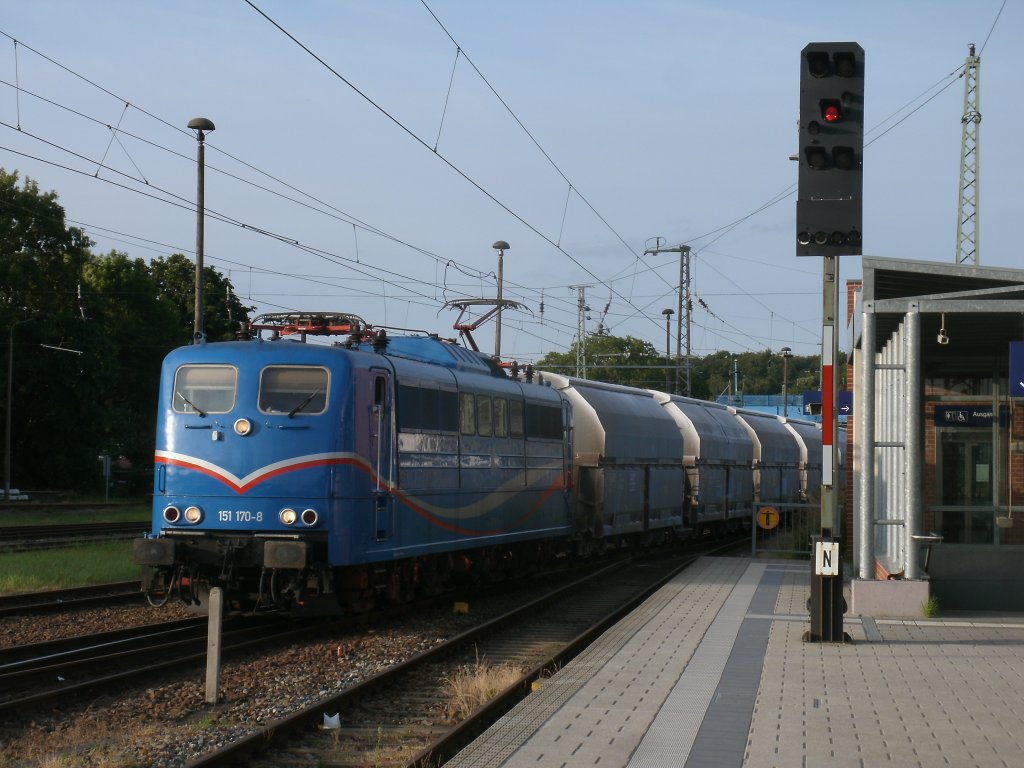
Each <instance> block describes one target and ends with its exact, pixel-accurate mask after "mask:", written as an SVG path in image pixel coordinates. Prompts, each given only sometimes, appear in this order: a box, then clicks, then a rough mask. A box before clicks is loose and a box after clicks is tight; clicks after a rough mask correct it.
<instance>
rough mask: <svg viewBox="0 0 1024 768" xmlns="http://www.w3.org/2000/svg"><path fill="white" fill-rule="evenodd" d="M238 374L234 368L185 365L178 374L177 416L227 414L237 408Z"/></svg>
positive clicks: (173, 403) (174, 405) (173, 398)
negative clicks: (179, 414)
mask: <svg viewBox="0 0 1024 768" xmlns="http://www.w3.org/2000/svg"><path fill="white" fill-rule="evenodd" d="M237 383H238V371H236V370H235V368H234V367H233V366H230V365H183V366H181V367H180V368H179V369H178V370H177V371H176V372H175V374H174V393H173V394H172V395H171V407H172V408H173V409H174V410H175V411H176V412H177V413H198V414H199V415H200V416H205V415H206V414H207V413H227V412H228V411H230V410H231V409H232V408H234V407H235V390H236V387H237Z"/></svg>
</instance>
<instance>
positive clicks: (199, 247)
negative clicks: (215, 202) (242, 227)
mask: <svg viewBox="0 0 1024 768" xmlns="http://www.w3.org/2000/svg"><path fill="white" fill-rule="evenodd" d="M188 127H189V128H191V129H192V130H194V131H195V132H196V141H198V142H199V157H198V160H197V161H196V163H197V168H196V175H197V185H196V186H197V189H196V308H195V309H196V311H195V318H194V321H193V324H192V332H193V341H194V343H196V344H198V343H199V342H201V341H202V340H203V337H204V336H205V333H204V331H203V218H204V210H203V209H204V200H203V187H204V186H205V185H204V182H205V179H204V175H205V165H206V162H205V157H206V156H205V153H204V146H205V144H204V142H205V141H206V134H207V133H209V132H210V131H212V130H213V129H214V125H213V122H212V121H210V120H207V119H206V118H205V117H194V118H192V119H191V120H189V121H188Z"/></svg>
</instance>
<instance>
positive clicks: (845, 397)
mask: <svg viewBox="0 0 1024 768" xmlns="http://www.w3.org/2000/svg"><path fill="white" fill-rule="evenodd" d="M836 411H837V412H838V415H839V417H840V418H845V417H847V416H852V415H853V392H849V391H847V390H845V389H844V390H840V392H839V402H838V403H837V404H836ZM804 413H807V414H813V415H815V416H817V415H819V414H820V413H821V390H820V389H818V390H808V391H806V392H804Z"/></svg>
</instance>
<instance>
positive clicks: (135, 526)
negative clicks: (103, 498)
mask: <svg viewBox="0 0 1024 768" xmlns="http://www.w3.org/2000/svg"><path fill="white" fill-rule="evenodd" d="M150 527H151V523H150V522H149V521H139V522H127V523H69V524H62V525H11V526H3V527H0V552H25V551H30V550H37V549H52V548H54V547H65V546H67V545H68V544H73V543H79V542H85V541H90V542H92V541H110V540H112V539H131V538H135V537H138V536H141V535H142V534H143V533H145V532H146V531H148V530H149V529H150Z"/></svg>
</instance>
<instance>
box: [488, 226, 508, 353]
mask: <svg viewBox="0 0 1024 768" xmlns="http://www.w3.org/2000/svg"><path fill="white" fill-rule="evenodd" d="M511 247H512V246H510V245H509V244H508V243H506V242H505V241H504V240H498V241H497V242H495V243H494V245H492V246H491V248H493V249H494V250H496V251H497V252H498V314H497V315H496V316H495V318H494V358H495V359H496V360H501V288H502V282H503V275H502V268H503V264H502V262H503V261H504V259H505V251H507V250H509V249H510V248H511Z"/></svg>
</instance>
